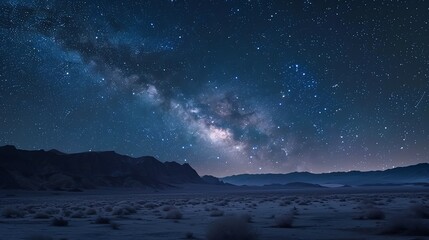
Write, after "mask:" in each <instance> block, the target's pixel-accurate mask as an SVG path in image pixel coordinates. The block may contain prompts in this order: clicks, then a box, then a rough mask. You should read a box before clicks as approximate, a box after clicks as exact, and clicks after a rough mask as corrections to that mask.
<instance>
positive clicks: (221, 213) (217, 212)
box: [210, 209, 223, 217]
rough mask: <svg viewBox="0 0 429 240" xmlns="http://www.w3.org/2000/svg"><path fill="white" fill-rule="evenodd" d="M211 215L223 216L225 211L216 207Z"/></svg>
mask: <svg viewBox="0 0 429 240" xmlns="http://www.w3.org/2000/svg"><path fill="white" fill-rule="evenodd" d="M210 216H211V217H220V216H223V211H222V210H219V209H215V210H213V211H211V212H210Z"/></svg>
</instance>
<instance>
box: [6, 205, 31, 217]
mask: <svg viewBox="0 0 429 240" xmlns="http://www.w3.org/2000/svg"><path fill="white" fill-rule="evenodd" d="M1 215H2V216H3V217H5V218H22V217H24V216H25V213H24V212H23V211H22V210H20V209H18V208H14V207H6V208H4V209H3V210H2V212H1Z"/></svg>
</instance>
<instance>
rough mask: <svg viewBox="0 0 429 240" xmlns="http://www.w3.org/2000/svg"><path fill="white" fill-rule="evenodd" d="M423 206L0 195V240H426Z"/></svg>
mask: <svg viewBox="0 0 429 240" xmlns="http://www.w3.org/2000/svg"><path fill="white" fill-rule="evenodd" d="M428 206H429V189H428V188H427V187H426V188H424V187H390V188H376V187H368V188H348V189H344V188H338V189H295V190H290V189H289V190H282V189H264V188H243V187H224V188H223V187H220V186H219V187H209V188H207V187H205V186H185V187H183V188H179V189H174V190H163V191H160V192H156V193H154V192H151V191H149V190H146V191H143V192H141V191H139V190H121V191H117V190H111V191H109V190H97V191H95V190H94V191H85V192H81V193H66V192H23V191H0V212H1V215H0V239H5V240H6V239H7V240H11V239H30V240H45V239H46V240H48V239H68V240H73V239H79V240H81V239H103V240H107V239H121V240H125V239H133V240H134V239H169V240H170V239H209V240H211V239H213V240H218V239H219V240H220V239H235V240H240V239H276V240H277V239H278V240H280V239H285V240H286V239H303V240H304V239H308V240H310V239H311V240H315V239H326V240H328V239H330V240H332V239H344V240H345V239H347V240H358V239H359V240H360V239H398V240H399V239H404V240H405V239H407V240H409V239H429V238H428V237H429V209H428ZM231 216H235V217H231ZM61 225H66V226H61ZM223 233H224V234H236V235H233V236H232V237H231V238H226V237H222V234H223ZM224 236H225V235H224ZM240 237H241V238H240Z"/></svg>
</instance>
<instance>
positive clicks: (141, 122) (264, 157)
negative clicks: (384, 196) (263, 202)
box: [0, 0, 429, 176]
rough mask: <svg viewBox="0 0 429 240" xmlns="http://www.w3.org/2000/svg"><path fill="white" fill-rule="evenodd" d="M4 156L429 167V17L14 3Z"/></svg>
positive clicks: (2, 37)
mask: <svg viewBox="0 0 429 240" xmlns="http://www.w3.org/2000/svg"><path fill="white" fill-rule="evenodd" d="M0 10H1V13H0V44H1V47H0V63H1V72H0V87H1V88H0V110H1V114H0V123H1V125H0V133H1V134H0V144H1V145H4V144H14V145H16V146H17V147H20V148H24V149H51V148H56V149H59V150H61V151H65V152H80V151H103V150H114V151H117V152H119V153H121V154H127V155H131V156H135V157H138V156H142V155H153V156H156V157H157V158H159V159H160V160H162V161H177V162H180V163H185V162H187V163H190V164H191V165H192V166H193V167H194V168H195V169H196V170H197V171H198V172H199V173H200V174H201V175H203V174H212V175H215V176H225V175H230V174H238V173H265V172H290V171H312V172H329V171H345V170H346V171H347V170H373V169H384V168H392V167H395V166H403V165H409V164H414V163H419V162H428V161H429V157H428V156H429V149H428V147H429V124H428V123H429V108H428V103H429V97H428V95H427V94H426V93H427V92H428V91H429V78H428V76H429V57H428V54H427V51H428V47H429V33H428V27H429V26H428V25H429V23H428V22H429V19H428V17H427V16H429V4H428V3H425V2H423V1H421V2H417V1H416V2H414V1H413V2H409V1H375V2H368V1H365V2H363V1H339V2H336V1H308V0H307V1H290V2H287V1H253V0H249V1H161V0H160V1H49V0H48V1H30V0H28V1H2V2H1V3H0Z"/></svg>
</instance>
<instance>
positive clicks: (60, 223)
mask: <svg viewBox="0 0 429 240" xmlns="http://www.w3.org/2000/svg"><path fill="white" fill-rule="evenodd" d="M51 225H52V226H56V227H66V226H68V225H69V221H68V220H66V219H64V218H62V217H56V218H54V219H52V222H51Z"/></svg>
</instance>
